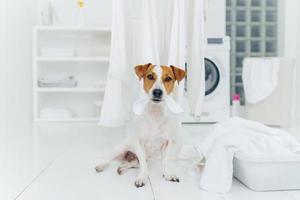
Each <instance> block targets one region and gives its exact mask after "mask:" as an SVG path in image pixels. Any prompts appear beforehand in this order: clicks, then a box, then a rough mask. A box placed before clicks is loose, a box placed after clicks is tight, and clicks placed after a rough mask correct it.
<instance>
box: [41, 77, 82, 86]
mask: <svg viewBox="0 0 300 200" xmlns="http://www.w3.org/2000/svg"><path fill="white" fill-rule="evenodd" d="M77 85H78V81H77V80H75V79H74V76H68V77H66V78H40V79H39V80H38V86H39V87H76V86H77Z"/></svg>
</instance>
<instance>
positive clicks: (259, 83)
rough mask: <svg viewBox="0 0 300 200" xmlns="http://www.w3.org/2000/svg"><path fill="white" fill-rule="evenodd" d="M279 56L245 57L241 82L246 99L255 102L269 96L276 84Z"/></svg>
mask: <svg viewBox="0 0 300 200" xmlns="http://www.w3.org/2000/svg"><path fill="white" fill-rule="evenodd" d="M279 62H280V61H279V58H278V57H274V58H271V57H269V58H266V57H263V58H245V59H244V61H243V83H244V89H245V96H246V101H247V102H248V103H251V104H256V103H258V102H260V101H262V100H264V99H266V98H267V97H269V96H270V95H271V94H272V93H273V91H274V90H275V89H276V87H277V85H278V73H279V68H280V67H279Z"/></svg>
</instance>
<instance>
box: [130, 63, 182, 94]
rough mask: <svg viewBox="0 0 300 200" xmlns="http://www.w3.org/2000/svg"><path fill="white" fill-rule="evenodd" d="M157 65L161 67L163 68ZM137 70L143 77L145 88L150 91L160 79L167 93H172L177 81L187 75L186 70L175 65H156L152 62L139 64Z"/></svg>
mask: <svg viewBox="0 0 300 200" xmlns="http://www.w3.org/2000/svg"><path fill="white" fill-rule="evenodd" d="M156 67H160V69H161V70H159V69H158V68H157V69H156ZM135 72H136V74H137V76H138V77H139V79H140V80H141V79H143V83H144V90H145V91H146V92H147V93H149V91H150V90H151V88H152V87H153V85H154V84H155V83H156V82H157V81H158V82H159V83H161V84H163V86H164V88H165V90H166V92H167V94H170V93H172V91H173V89H174V85H175V82H176V81H177V82H178V83H179V82H180V81H181V80H182V79H183V78H184V77H185V71H184V70H182V69H180V68H179V67H175V66H172V65H171V66H155V65H152V64H151V63H148V64H144V65H138V66H136V67H135Z"/></svg>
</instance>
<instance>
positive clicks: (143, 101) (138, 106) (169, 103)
mask: <svg viewBox="0 0 300 200" xmlns="http://www.w3.org/2000/svg"><path fill="white" fill-rule="evenodd" d="M148 103H151V102H150V100H149V98H148V97H146V96H145V97H142V98H140V99H138V100H137V101H136V102H135V103H134V104H133V113H134V114H136V115H141V114H143V111H144V109H145V107H146V105H147V104H148ZM162 103H164V104H165V105H166V107H167V108H168V110H169V111H170V112H171V113H173V114H180V113H183V109H182V108H181V107H180V106H179V105H178V104H177V103H176V101H175V100H174V99H173V98H172V97H170V96H167V97H166V99H165V101H164V102H162Z"/></svg>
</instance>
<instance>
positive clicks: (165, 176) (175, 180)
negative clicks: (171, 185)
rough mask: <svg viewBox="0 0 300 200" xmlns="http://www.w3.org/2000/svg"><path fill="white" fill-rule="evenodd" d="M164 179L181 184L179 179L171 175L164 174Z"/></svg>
mask: <svg viewBox="0 0 300 200" xmlns="http://www.w3.org/2000/svg"><path fill="white" fill-rule="evenodd" d="M163 177H164V178H165V179H166V180H167V181H171V182H179V178H178V177H177V176H175V175H169V174H163Z"/></svg>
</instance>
